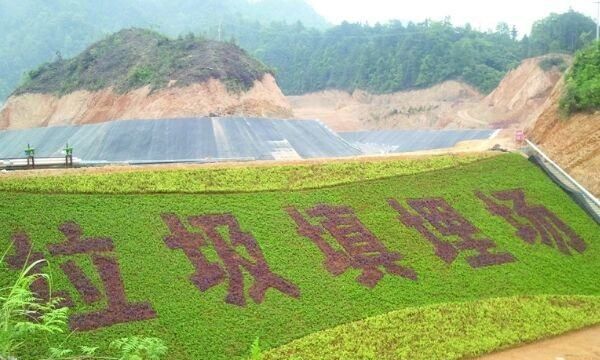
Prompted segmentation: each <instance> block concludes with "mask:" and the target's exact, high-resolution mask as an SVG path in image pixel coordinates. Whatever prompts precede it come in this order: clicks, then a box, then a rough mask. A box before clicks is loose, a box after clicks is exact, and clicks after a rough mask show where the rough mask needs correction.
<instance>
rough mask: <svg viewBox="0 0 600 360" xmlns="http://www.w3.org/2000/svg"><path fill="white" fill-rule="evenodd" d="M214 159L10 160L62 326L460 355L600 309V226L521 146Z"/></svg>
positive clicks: (233, 349)
mask: <svg viewBox="0 0 600 360" xmlns="http://www.w3.org/2000/svg"><path fill="white" fill-rule="evenodd" d="M373 164H376V165H373ZM361 169H362V170H363V171H362V172H363V173H364V174H365V175H364V176H363V175H357V174H356V173H357V172H360V171H361ZM214 171H215V172H214V173H215V174H219V175H216V176H215V177H211V175H210V174H209V171H208V170H206V169H196V170H193V169H192V170H190V169H184V170H176V169H174V170H171V171H166V170H164V171H162V170H161V171H156V175H153V174H152V173H149V172H148V170H144V171H133V172H131V171H126V172H115V173H111V174H78V175H74V176H71V175H59V176H57V175H51V176H41V177H32V176H5V177H3V178H2V180H1V181H0V203H1V204H2V206H1V207H0V224H2V226H0V245H1V246H2V248H7V247H8V246H9V245H10V244H11V242H14V244H15V246H13V248H12V249H10V250H9V252H8V255H9V258H8V260H9V261H7V264H8V265H9V267H10V266H11V265H10V264H11V263H12V264H13V265H18V263H19V261H18V260H23V261H25V260H26V259H27V255H28V254H34V255H35V256H36V257H44V258H46V259H47V260H48V262H49V265H48V266H47V267H46V268H45V269H46V270H47V271H49V272H50V274H51V275H52V280H53V287H52V290H53V292H55V293H58V292H59V291H61V293H58V294H59V295H60V296H65V297H68V299H69V300H70V304H69V305H71V310H70V324H71V327H72V328H73V329H75V330H78V331H76V332H75V333H74V335H73V336H72V337H70V338H69V339H68V340H67V344H68V345H70V346H75V345H89V344H94V346H99V347H101V348H103V347H106V346H108V344H109V343H110V342H111V341H112V340H114V339H117V338H121V337H125V336H130V335H140V336H153V337H159V338H162V339H163V340H164V341H165V343H166V344H167V345H168V347H169V349H170V352H169V356H168V358H169V359H239V358H246V357H248V356H249V355H250V350H249V349H250V347H251V345H252V344H253V343H254V342H255V340H256V339H257V338H260V347H261V348H262V350H263V351H264V352H265V353H266V354H265V355H266V357H267V358H268V359H284V358H289V357H290V356H295V355H298V357H297V358H311V357H300V356H303V354H307V353H308V354H313V355H311V356H317V355H315V354H318V356H317V357H318V358H330V359H333V358H337V356H339V355H340V354H346V355H348V354H350V355H348V357H345V358H352V357H353V356H354V358H361V359H364V358H369V357H370V358H391V357H384V356H383V355H386V356H387V355H390V354H392V355H394V356H398V357H399V358H407V359H408V358H411V359H412V358H418V357H411V353H410V352H407V349H409V348H410V347H411V344H412V345H414V348H424V349H429V352H426V353H427V354H433V355H432V356H434V355H435V356H437V355H439V354H446V355H448V356H447V357H445V358H452V359H454V358H456V359H458V358H461V357H464V356H475V355H479V354H482V353H485V352H489V351H492V350H495V349H499V348H503V347H506V346H512V345H515V344H518V343H521V342H524V341H531V340H535V339H538V338H540V337H544V336H549V335H553V334H557V333H562V332H564V331H569V330H573V329H578V328H581V327H584V326H589V325H593V324H597V323H599V322H600V319H599V318H598V317H597V315H598V307H599V306H600V300H598V297H599V296H600V285H599V284H598V281H597V275H598V274H599V273H600V261H599V260H600V226H598V224H596V223H595V222H594V221H593V220H592V219H591V218H590V217H588V216H587V215H586V214H585V212H584V211H583V210H582V209H580V208H579V207H578V206H577V205H576V204H575V203H574V202H573V201H572V200H571V199H570V198H569V196H568V195H567V194H566V193H564V192H562V190H561V189H560V188H559V187H558V186H557V185H555V184H554V183H553V182H552V181H550V180H549V179H548V177H547V176H546V175H545V174H544V173H543V172H542V171H541V170H540V169H538V168H537V167H536V166H534V165H533V164H532V163H530V162H528V161H527V160H526V159H524V158H522V157H521V156H519V155H514V154H509V155H500V156H493V157H489V156H484V157H471V158H467V159H466V158H461V159H460V160H457V159H456V158H454V157H450V156H444V157H433V158H430V159H423V160H420V161H419V160H416V159H413V160H386V161H382V162H375V163H370V162H365V163H363V165H361V164H360V163H335V164H324V165H316V164H315V165H304V166H303V165H298V166H286V167H273V168H269V167H262V166H260V167H247V168H245V167H244V168H231V169H221V170H218V169H214ZM86 178H89V179H90V180H89V182H86ZM327 178H333V180H331V181H327V180H326V179H327ZM149 179H150V180H151V181H149ZM118 184H121V185H122V188H121V190H119V188H118ZM540 224H542V225H543V224H545V225H543V226H541V227H539V225H540ZM544 229H546V231H544ZM550 229H552V230H550ZM27 244H30V245H31V249H30V248H29V247H28V245H27ZM30 250H31V251H30ZM10 256H12V258H10ZM13 267H18V266H13ZM14 274H15V272H14V269H2V271H0V288H1V287H3V286H4V284H6V283H8V282H9V281H10V280H11V279H12V277H13V276H14ZM94 289H95V290H94ZM461 304H462V305H461ZM107 309H108V311H107ZM338 326H341V328H338ZM465 329H467V331H468V334H470V336H469V337H468V338H466V337H463V336H461V335H460V333H461V332H463V331H465ZM438 331H440V332H439V333H440V334H444V336H443V337H444V339H445V341H443V342H441V343H439V342H438V341H437V338H436V337H434V336H432V334H434V333H436V334H437V333H438ZM311 334H314V335H311ZM336 334H337V335H336ZM482 334H484V335H486V336H480V335H482ZM307 336H308V338H307ZM310 336H313V337H312V338H311V337H310ZM338 336H341V339H342V340H343V341H341V342H336V341H332V339H333V338H336V337H338ZM61 339H62V338H61V337H57V340H58V341H62V340H61ZM299 339H302V340H299ZM363 339H365V341H363ZM366 339H371V340H369V341H366ZM378 339H380V340H381V341H380V342H378V341H379V340H378ZM399 339H402V340H401V341H400V340H399ZM476 339H479V340H476ZM294 340H298V341H299V342H294V343H292V341H294ZM36 341H40V342H41V341H42V339H34V342H33V345H31V346H28V347H26V348H24V350H23V354H21V355H22V357H23V358H24V359H25V358H37V357H41V356H43V355H44V354H40V353H38V351H39V349H40V347H36V346H35V342H36ZM363 343H364V346H362V347H361V346H360V345H359V344H363ZM286 344H288V345H286ZM381 344H385V345H386V346H387V348H386V352H385V354H384V353H381V352H378V351H379V350H378V349H381V348H380V347H378V346H379V345H381ZM430 344H431V346H429V345H430ZM433 344H436V345H435V346H434V345H433ZM282 346H283V347H282ZM336 349H338V350H339V351H341V352H337V351H336ZM363 355H364V356H363ZM321 356H322V357H321ZM313 358H314V357H313ZM430 358H433V357H430Z"/></svg>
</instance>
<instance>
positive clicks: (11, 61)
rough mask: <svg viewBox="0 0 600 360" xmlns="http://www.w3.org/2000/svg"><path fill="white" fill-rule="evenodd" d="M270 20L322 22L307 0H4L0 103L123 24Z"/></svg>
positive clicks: (0, 8)
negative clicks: (36, 72)
mask: <svg viewBox="0 0 600 360" xmlns="http://www.w3.org/2000/svg"><path fill="white" fill-rule="evenodd" d="M242 21H245V22H250V23H253V24H254V23H255V22H257V23H260V24H268V23H270V22H272V21H284V22H289V23H295V22H297V21H300V22H302V23H303V24H306V26H310V27H316V28H324V27H327V26H328V24H327V22H326V21H325V20H324V19H323V18H322V17H321V16H320V15H318V14H317V13H316V12H315V10H314V9H313V8H312V7H310V6H309V5H308V4H307V3H306V2H305V1H304V0H262V1H258V2H256V1H249V0H51V1H48V0H19V1H12V0H0V103H1V102H2V100H3V99H4V98H5V97H6V96H7V95H8V94H10V93H11V92H12V91H13V90H14V89H15V87H16V86H17V84H18V83H19V81H20V79H21V77H22V75H23V74H24V73H25V72H26V71H29V70H32V69H34V68H36V67H37V66H39V65H40V64H42V63H44V62H51V61H54V60H57V59H59V58H61V57H64V58H67V57H71V56H74V55H76V54H78V53H80V52H81V51H83V50H84V49H85V48H87V47H88V46H90V45H91V44H92V43H94V42H95V41H97V40H100V39H102V38H104V37H106V36H107V35H109V34H111V33H114V32H117V31H119V30H121V29H124V28H130V27H140V28H149V29H153V30H157V31H159V32H161V33H163V34H165V35H169V36H178V35H180V34H187V33H189V32H194V33H205V32H206V29H209V28H211V29H213V31H214V34H207V35H209V36H210V37H212V38H217V37H218V35H217V33H218V25H219V24H220V23H221V24H223V27H226V26H227V24H231V23H239V22H242Z"/></svg>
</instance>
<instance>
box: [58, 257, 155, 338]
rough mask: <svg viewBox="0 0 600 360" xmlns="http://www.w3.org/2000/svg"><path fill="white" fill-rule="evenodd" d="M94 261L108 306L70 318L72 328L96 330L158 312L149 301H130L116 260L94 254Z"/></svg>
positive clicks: (144, 317)
mask: <svg viewBox="0 0 600 360" xmlns="http://www.w3.org/2000/svg"><path fill="white" fill-rule="evenodd" d="M92 261H93V263H94V266H95V267H96V269H98V272H99V273H100V279H101V280H102V283H103V284H104V289H105V291H106V298H107V300H108V307H107V309H105V310H101V311H97V312H91V313H87V314H75V315H72V316H71V318H70V319H69V325H70V327H71V328H72V329H74V330H78V331H88V330H95V329H99V328H102V327H108V326H111V325H115V324H122V323H127V322H134V321H141V320H149V319H153V318H155V317H156V312H155V311H154V310H153V309H152V306H151V305H150V304H149V303H146V302H141V303H128V302H127V298H126V296H125V289H124V286H123V279H121V272H120V271H119V264H118V263H117V261H116V260H114V259H111V258H109V257H103V256H96V255H94V256H92Z"/></svg>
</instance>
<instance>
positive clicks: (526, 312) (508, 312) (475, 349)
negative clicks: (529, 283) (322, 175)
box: [265, 295, 600, 360]
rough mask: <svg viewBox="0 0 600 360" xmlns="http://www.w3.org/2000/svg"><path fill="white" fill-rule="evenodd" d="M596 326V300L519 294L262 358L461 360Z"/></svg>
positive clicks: (420, 311) (388, 318)
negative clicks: (592, 325) (588, 326)
mask: <svg viewBox="0 0 600 360" xmlns="http://www.w3.org/2000/svg"><path fill="white" fill-rule="evenodd" d="M599 322H600V297H598V296H577V295H573V296H544V295H540V296H518V297H510V298H500V299H485V300H478V301H473V302H467V303H449V304H436V305H431V306H425V307H420V308H409V309H402V310H397V311H393V312H391V313H388V314H384V315H379V316H374V317H371V318H368V319H365V320H361V321H357V322H353V323H349V324H344V325H341V326H338V327H336V328H333V329H328V330H325V331H321V332H317V333H314V334H311V335H309V336H307V337H305V338H302V339H299V340H296V341H293V342H292V343H290V344H287V345H284V346H282V347H280V348H277V349H274V350H272V351H269V352H268V353H267V354H265V357H266V359H267V360H275V359H290V360H293V359H303V360H310V359H315V360H317V359H318V360H326V359H381V360H386V359H390V360H397V359H411V360H419V359H423V360H429V359H445V360H451V359H464V358H465V357H467V358H471V357H475V356H480V355H484V354H487V353H489V352H492V351H494V350H499V349H504V348H507V347H510V346H511V345H517V344H522V343H524V342H531V341H535V340H539V339H542V338H545V337H550V336H554V335H559V334H562V333H565V332H567V331H569V330H573V329H578V328H581V327H584V326H586V325H591V324H597V323H599ZM373 334H377V336H373Z"/></svg>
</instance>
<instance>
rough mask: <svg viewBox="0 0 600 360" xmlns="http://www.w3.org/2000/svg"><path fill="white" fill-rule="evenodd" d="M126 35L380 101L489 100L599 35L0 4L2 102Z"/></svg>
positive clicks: (296, 0)
mask: <svg viewBox="0 0 600 360" xmlns="http://www.w3.org/2000/svg"><path fill="white" fill-rule="evenodd" d="M273 20H277V21H275V22H274V21H273ZM132 26H136V27H142V28H150V29H153V30H156V31H158V32H160V33H163V34H166V35H169V36H171V37H176V36H179V35H182V34H183V35H185V34H187V33H190V32H193V33H195V34H197V35H201V36H202V37H205V38H209V39H222V40H225V41H233V42H236V43H237V44H239V45H240V46H241V47H242V48H244V49H246V50H247V51H248V52H249V53H250V54H251V55H254V56H255V57H257V58H258V59H260V60H261V61H263V62H264V63H265V64H267V65H268V66H270V67H271V68H273V69H274V70H275V72H276V75H277V78H278V82H279V83H280V86H281V88H282V89H283V91H284V92H285V93H286V94H300V93H305V92H311V91H318V90H322V89H327V88H337V89H343V90H349V91H351V90H353V89H356V88H360V89H364V90H368V91H371V92H376V93H385V92H393V91H398V90H405V89H413V88H420V87H427V86H430V85H432V84H436V83H439V82H441V81H444V80H448V79H461V80H464V81H466V82H467V83H469V84H472V85H473V86H475V87H477V88H478V89H480V90H481V91H483V92H488V91H490V90H492V89H493V88H494V87H495V86H496V85H497V84H498V82H499V81H500V79H501V78H502V77H503V76H504V75H505V73H506V72H507V71H508V70H510V69H511V68H513V67H515V66H516V65H517V64H518V63H519V62H520V61H521V60H522V59H523V58H526V57H530V56H536V55H542V54H546V53H549V52H567V53H572V52H574V51H576V50H578V49H581V48H583V47H585V46H586V45H588V44H589V43H590V42H591V41H592V39H593V36H592V34H593V32H594V31H595V23H594V21H593V20H592V19H591V18H589V17H586V16H584V15H582V14H579V13H577V12H574V11H570V12H567V13H565V14H552V15H550V16H549V17H547V18H545V19H542V20H540V21H538V22H537V23H535V25H534V27H533V29H532V31H531V35H530V36H524V37H523V38H522V39H521V36H520V35H519V34H518V33H517V32H516V30H515V29H514V27H511V26H510V25H508V24H506V23H501V24H498V26H497V27H496V29H495V30H494V31H487V32H482V31H478V30H475V29H472V28H471V27H470V26H468V25H467V26H464V27H458V26H454V25H452V24H451V22H450V21H449V20H447V21H440V22H435V21H424V22H422V23H407V24H405V23H400V22H397V21H394V22H390V23H388V24H376V25H364V24H349V23H342V24H340V25H338V26H328V24H327V23H326V22H325V20H324V19H323V18H322V17H320V16H319V15H318V14H317V13H316V12H315V11H314V10H313V9H312V8H311V7H310V6H309V5H308V4H307V3H306V2H305V1H304V0H284V1H281V0H263V1H261V2H253V1H252V2H251V1H249V0H225V1H224V0H203V1H197V0H172V1H166V0H54V1H44V0H23V1H19V2H10V1H0V33H2V36H0V102H1V101H2V99H3V98H5V97H6V96H7V95H9V94H10V93H11V92H12V91H13V90H14V89H15V88H16V86H17V84H18V83H19V82H20V81H26V80H27V76H23V75H24V74H27V73H28V71H30V70H32V69H35V68H36V67H37V66H39V64H41V63H44V62H52V61H56V60H58V61H61V60H62V59H63V58H69V57H72V56H75V55H76V54H78V53H79V52H81V51H83V50H84V49H85V48H86V47H87V46H89V45H90V44H91V43H93V42H94V41H96V40H99V39H102V38H103V37H106V36H107V35H109V34H110V33H112V32H116V31H118V30H120V29H122V28H129V27H132ZM33 73H35V71H34V72H33Z"/></svg>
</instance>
